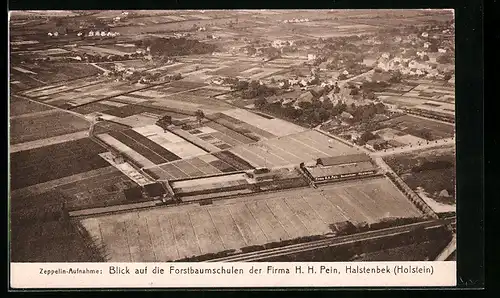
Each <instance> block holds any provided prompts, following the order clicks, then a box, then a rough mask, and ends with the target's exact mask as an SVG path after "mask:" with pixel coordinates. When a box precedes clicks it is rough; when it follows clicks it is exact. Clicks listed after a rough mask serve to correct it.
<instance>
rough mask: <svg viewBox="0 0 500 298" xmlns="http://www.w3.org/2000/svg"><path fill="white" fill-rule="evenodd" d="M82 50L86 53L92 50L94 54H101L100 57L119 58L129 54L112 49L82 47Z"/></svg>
mask: <svg viewBox="0 0 500 298" xmlns="http://www.w3.org/2000/svg"><path fill="white" fill-rule="evenodd" d="M80 48H82V49H84V50H85V51H88V50H90V51H91V52H92V53H96V54H100V55H118V56H123V55H126V54H128V53H127V52H122V51H119V50H116V49H110V48H101V47H96V46H81V47H80Z"/></svg>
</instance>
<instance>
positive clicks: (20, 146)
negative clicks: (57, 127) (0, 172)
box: [9, 130, 88, 153]
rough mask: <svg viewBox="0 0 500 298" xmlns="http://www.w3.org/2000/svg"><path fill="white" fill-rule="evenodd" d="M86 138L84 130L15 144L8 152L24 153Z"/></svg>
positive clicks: (86, 134) (86, 133)
mask: <svg viewBox="0 0 500 298" xmlns="http://www.w3.org/2000/svg"><path fill="white" fill-rule="evenodd" d="M86 137H88V132H87V131H86V130H84V131H79V132H74V133H69V134H65V135H60V136H55V137H50V138H46V139H39V140H34V141H29V142H25V143H17V144H13V145H11V146H10V148H9V152H10V153H14V152H20V151H26V150H31V149H35V148H40V147H45V146H50V145H55V144H60V143H65V142H69V141H75V140H79V139H83V138H86Z"/></svg>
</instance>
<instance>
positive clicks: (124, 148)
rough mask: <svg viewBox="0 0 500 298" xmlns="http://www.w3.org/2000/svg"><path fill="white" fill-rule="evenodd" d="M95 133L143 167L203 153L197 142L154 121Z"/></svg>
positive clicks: (204, 152)
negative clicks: (123, 128)
mask: <svg viewBox="0 0 500 298" xmlns="http://www.w3.org/2000/svg"><path fill="white" fill-rule="evenodd" d="M97 137H98V138H99V139H100V140H101V141H103V142H105V143H106V144H108V145H109V146H111V147H113V148H114V149H115V150H117V151H118V152H121V153H123V154H124V155H125V156H127V157H128V158H129V159H131V160H132V161H134V162H135V163H136V164H139V165H141V166H142V167H151V166H154V165H159V164H164V163H169V162H172V161H176V160H180V159H184V158H191V157H194V156H198V155H203V154H206V151H204V150H203V149H201V148H199V147H198V146H196V145H194V144H192V143H190V142H188V141H186V140H184V139H183V138H181V137H179V136H177V135H176V134H173V133H172V132H169V131H164V130H163V129H162V128H161V127H159V126H157V125H155V124H152V125H147V126H143V127H135V128H133V129H125V130H119V131H109V132H107V133H104V134H99V135H97Z"/></svg>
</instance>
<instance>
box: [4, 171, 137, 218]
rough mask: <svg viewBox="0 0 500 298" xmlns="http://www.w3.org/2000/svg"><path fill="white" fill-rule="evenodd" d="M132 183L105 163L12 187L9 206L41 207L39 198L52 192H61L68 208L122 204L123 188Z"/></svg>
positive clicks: (123, 200) (123, 201)
mask: <svg viewBox="0 0 500 298" xmlns="http://www.w3.org/2000/svg"><path fill="white" fill-rule="evenodd" d="M134 185H136V184H135V183H134V182H133V181H132V180H131V179H130V178H128V177H127V176H125V175H124V174H123V173H122V172H120V171H119V170H117V169H116V168H114V167H112V166H107V167H103V168H98V169H94V170H90V171H87V172H83V173H78V174H75V175H71V176H66V177H62V178H59V179H55V180H51V181H47V182H44V183H40V184H35V185H31V186H27V187H25V188H20V189H16V190H14V191H12V193H11V206H12V208H15V209H24V208H29V207H30V206H32V205H33V204H36V205H37V206H39V207H40V208H42V207H43V205H44V201H43V200H40V198H41V197H43V196H44V195H45V194H46V193H48V192H52V191H54V192H58V193H59V194H61V195H63V201H64V203H65V204H66V207H67V208H68V209H69V210H74V209H80V208H92V207H102V206H110V205H115V204H124V203H126V202H127V201H126V198H125V196H124V194H123V190H124V189H127V188H130V187H131V186H134ZM35 202H36V203H35Z"/></svg>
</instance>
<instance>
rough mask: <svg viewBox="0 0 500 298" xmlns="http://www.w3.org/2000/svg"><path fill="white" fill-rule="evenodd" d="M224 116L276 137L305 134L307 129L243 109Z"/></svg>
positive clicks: (230, 111)
mask: <svg viewBox="0 0 500 298" xmlns="http://www.w3.org/2000/svg"><path fill="white" fill-rule="evenodd" d="M223 113H224V114H226V115H228V116H231V117H233V118H236V119H238V120H241V121H243V122H246V123H248V124H251V125H253V126H255V127H257V128H260V129H262V130H265V131H267V132H270V133H272V134H273V135H276V136H286V135H289V134H294V133H299V132H303V131H305V130H306V129H305V128H303V127H300V126H298V125H295V124H293V123H290V122H287V121H284V120H281V119H277V118H274V119H266V118H264V117H262V116H259V115H257V114H254V113H252V112H249V111H247V110H243V109H232V110H227V111H224V112H223Z"/></svg>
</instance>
